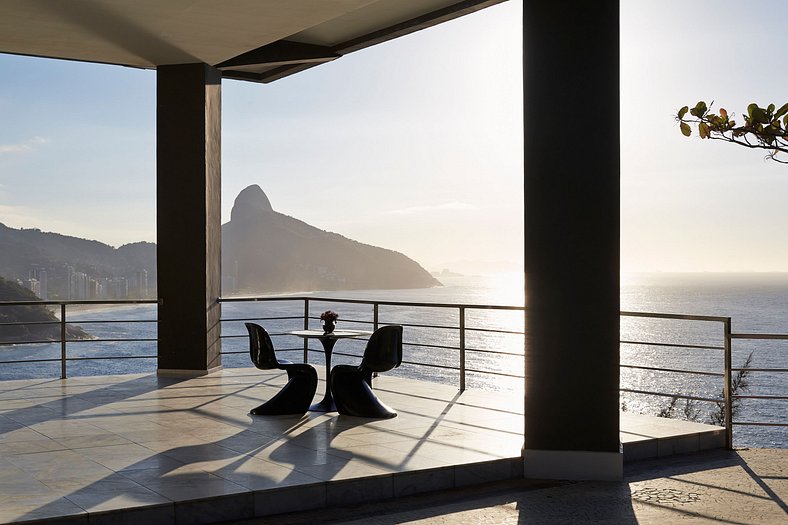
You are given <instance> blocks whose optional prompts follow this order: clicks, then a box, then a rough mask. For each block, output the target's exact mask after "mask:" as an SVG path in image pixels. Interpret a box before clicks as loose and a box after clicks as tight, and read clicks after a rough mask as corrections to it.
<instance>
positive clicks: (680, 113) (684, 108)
mask: <svg viewBox="0 0 788 525" xmlns="http://www.w3.org/2000/svg"><path fill="white" fill-rule="evenodd" d="M786 106H788V104H786ZM687 111H689V107H687V106H684V107H683V108H681V109H680V110H679V120H681V119H683V118H684V115H686V114H687Z"/></svg>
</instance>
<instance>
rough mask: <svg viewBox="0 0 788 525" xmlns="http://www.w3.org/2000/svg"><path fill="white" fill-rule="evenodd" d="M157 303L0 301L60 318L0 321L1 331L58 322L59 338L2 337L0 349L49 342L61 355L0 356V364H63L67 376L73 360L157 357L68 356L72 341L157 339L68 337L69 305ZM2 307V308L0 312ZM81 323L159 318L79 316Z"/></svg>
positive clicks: (152, 339) (0, 304) (1, 304)
mask: <svg viewBox="0 0 788 525" xmlns="http://www.w3.org/2000/svg"><path fill="white" fill-rule="evenodd" d="M145 304H148V305H155V304H158V301H156V300H113V301H109V300H106V301H92V300H75V301H0V309H3V308H6V307H33V308H35V307H43V308H46V309H48V310H50V311H51V313H53V314H54V315H55V316H56V317H57V320H53V321H13V322H2V323H0V333H2V329H3V328H4V327H19V326H22V327H27V326H52V325H58V326H59V331H58V338H50V339H32V340H31V339H28V340H25V339H22V340H17V339H12V340H7V341H2V340H0V348H2V347H4V346H11V345H46V344H59V346H60V355H59V357H57V358H33V359H11V360H3V359H0V366H2V365H8V364H28V363H52V362H59V363H60V378H61V379H65V378H66V377H67V376H68V370H67V364H68V363H69V362H72V361H95V360H110V359H124V360H126V359H151V358H152V359H156V358H157V356H156V355H124V356H111V355H110V356H106V355H100V356H99V355H96V356H81V357H76V356H69V354H68V344H69V343H80V344H81V343H85V344H98V343H139V342H146V341H147V342H156V341H157V339H156V338H155V337H149V338H140V337H130V338H107V337H103V338H102V337H91V338H89V339H73V338H71V339H69V337H68V326H69V325H70V324H72V323H74V322H73V321H70V320H69V316H68V313H69V308H70V307H80V306H81V307H91V308H95V307H101V306H110V307H113V306H134V305H145ZM1 311H2V310H0V312H1ZM77 322H78V323H79V325H80V326H82V325H91V324H93V325H97V324H111V323H131V324H135V323H153V324H155V323H158V320H157V319H123V320H113V319H101V320H96V319H93V320H91V319H80V320H79V321H77Z"/></svg>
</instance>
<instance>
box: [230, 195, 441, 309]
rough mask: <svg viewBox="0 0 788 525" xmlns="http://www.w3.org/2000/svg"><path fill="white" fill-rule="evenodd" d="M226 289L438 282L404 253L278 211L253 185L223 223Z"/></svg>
mask: <svg viewBox="0 0 788 525" xmlns="http://www.w3.org/2000/svg"><path fill="white" fill-rule="evenodd" d="M222 273H223V274H224V275H225V280H224V282H225V287H224V288H225V289H224V292H223V294H224V295H228V292H229V290H228V288H233V289H234V291H236V292H239V293H244V294H260V293H278V292H295V291H316V290H352V289H393V288H427V287H431V286H440V282H439V281H438V280H437V279H435V278H434V277H432V276H431V275H430V274H429V273H428V272H427V271H426V270H425V269H424V268H422V267H421V266H420V265H419V264H418V263H417V262H415V261H413V260H412V259H409V258H408V257H406V256H405V255H403V254H401V253H399V252H395V251H393V250H387V249H384V248H378V247H376V246H371V245H368V244H362V243H360V242H356V241H354V240H351V239H348V238H347V237H343V236H342V235H339V234H337V233H331V232H327V231H324V230H321V229H319V228H315V227H314V226H310V225H309V224H306V223H305V222H303V221H300V220H298V219H294V218H293V217H289V216H287V215H284V214H282V213H279V212H276V211H274V209H273V208H272V206H271V202H270V201H269V200H268V197H267V196H266V195H265V193H264V192H263V190H262V189H261V188H260V187H259V186H257V185H253V186H249V187H248V188H246V189H244V190H243V191H241V193H240V194H239V195H238V197H237V198H236V199H235V205H234V206H233V210H232V214H231V219H230V222H228V223H226V224H224V225H223V226H222Z"/></svg>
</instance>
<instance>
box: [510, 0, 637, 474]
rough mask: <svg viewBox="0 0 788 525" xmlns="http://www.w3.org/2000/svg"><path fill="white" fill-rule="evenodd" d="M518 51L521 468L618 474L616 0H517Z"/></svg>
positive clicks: (533, 471) (542, 471) (531, 471)
mask: <svg viewBox="0 0 788 525" xmlns="http://www.w3.org/2000/svg"><path fill="white" fill-rule="evenodd" d="M524 53H525V66H524V68H525V226H526V229H525V271H526V306H527V308H528V313H527V326H526V332H527V336H526V359H525V367H526V368H525V373H526V380H525V449H524V471H525V475H526V477H534V478H554V479H557V478H563V479H620V478H621V476H622V455H621V453H620V443H619V394H618V387H619V342H618V341H619V193H620V191H619V171H620V166H619V135H620V131H619V0H597V1H595V2H575V1H571V0H528V1H527V2H525V3H524Z"/></svg>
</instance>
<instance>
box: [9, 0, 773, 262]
mask: <svg viewBox="0 0 788 525" xmlns="http://www.w3.org/2000/svg"><path fill="white" fill-rule="evenodd" d="M521 13H522V2H521V1H517V0H512V1H510V2H506V3H504V4H502V5H498V6H494V7H492V8H489V9H486V10H483V11H481V12H479V13H475V14H473V15H470V16H467V17H463V18H461V19H458V20H455V21H453V22H450V23H447V24H443V25H441V26H439V27H435V28H432V29H429V30H426V31H421V32H419V33H416V34H413V35H410V36H408V37H405V38H401V39H398V40H396V41H394V42H389V43H386V44H383V45H380V46H375V47H373V48H370V49H367V50H364V51H360V52H357V53H354V54H352V55H348V56H346V57H343V58H341V59H340V60H337V61H335V62H333V63H329V64H327V65H324V66H319V67H316V68H313V69H311V70H309V71H306V72H303V73H301V74H298V75H295V76H293V77H289V78H286V79H283V80H280V81H277V82H274V83H273V84H269V85H261V84H252V83H244V82H237V81H232V80H226V81H224V83H223V88H222V89H223V102H222V103H223V123H222V126H223V137H222V140H223V158H222V170H223V175H222V176H223V185H222V191H223V218H224V220H228V219H229V214H230V210H231V207H232V202H233V200H234V198H235V196H236V195H237V194H238V192H239V191H240V190H241V189H243V188H244V187H246V186H248V185H250V184H259V185H260V186H261V187H262V188H263V190H264V191H265V192H266V193H267V194H268V197H269V198H270V200H271V203H272V204H273V207H274V209H275V210H277V211H280V212H282V213H286V214H288V215H291V216H294V217H297V218H299V219H302V220H305V221H307V222H309V223H310V224H313V225H315V226H318V227H320V228H323V229H326V230H331V231H335V232H338V233H341V234H343V235H346V236H348V237H351V238H354V239H356V240H359V241H362V242H367V243H371V244H376V245H379V246H384V247H387V248H392V249H396V250H399V251H402V252H404V253H405V254H407V255H409V256H410V257H413V258H414V259H416V260H417V261H419V262H421V263H422V264H423V265H424V266H425V267H427V268H428V269H430V270H435V269H441V268H444V267H449V268H452V269H454V270H456V271H461V272H479V271H483V270H488V271H489V270H498V269H515V268H521V267H522V262H521V261H522V254H523V219H522V217H523V194H522V187H523V186H522V49H521V48H522V37H521V31H522V22H521V18H522V15H521ZM786 20H788V2H784V1H781V0H771V1H765V0H764V1H757V0H753V1H748V2H736V1H733V0H730V1H723V0H705V1H700V0H694V1H692V2H686V1H682V2H678V1H665V0H651V1H645V0H638V1H628V2H622V21H621V25H622V29H621V33H622V57H621V58H622V61H621V64H622V70H621V74H622V82H621V90H622V113H621V114H622V163H621V166H622V174H621V184H622V204H621V210H622V266H623V268H624V269H625V270H640V271H651V270H663V271H670V270H689V271H704V270H710V271H713V270H717V271H719V270H739V271H747V270H782V271H788V243H786V242H785V241H784V238H785V235H784V233H783V232H786V231H788V207H786V205H785V201H786V199H785V197H788V166H781V165H777V164H774V163H768V162H764V161H763V160H762V157H763V154H762V153H760V152H758V151H749V150H745V149H744V148H738V147H734V146H732V145H727V144H721V143H706V142H704V143H701V142H700V140H699V139H697V138H696V137H693V138H692V139H685V138H684V137H683V136H682V135H681V134H680V133H679V132H678V130H677V127H676V125H675V123H674V121H673V114H674V113H675V111H676V109H677V108H679V107H680V106H682V105H684V104H690V103H694V102H696V101H697V100H698V99H706V100H707V102H710V101H711V100H715V101H716V102H715V107H719V106H720V105H722V106H723V107H726V108H727V109H728V111H729V112H735V113H737V114H740V113H741V112H742V110H744V109H745V108H746V105H747V104H748V103H749V102H752V101H757V102H759V103H761V104H762V105H763V104H768V103H769V102H774V103H777V104H778V105H779V104H782V103H783V102H786V101H788V96H787V95H788V91H786V86H788V70H786V68H785V67H784V63H783V61H782V59H781V55H784V50H785V49H788V36H786V31H784V26H785V22H786ZM0 75H1V77H0V79H1V80H2V82H0V122H2V126H0V222H3V223H5V224H7V225H9V226H13V227H37V228H41V229H43V230H48V231H57V232H61V233H66V234H69V235H76V236H80V237H88V238H94V239H98V240H101V241H103V242H106V243H109V244H112V245H115V246H117V245H120V244H123V243H126V242H133V241H138V240H150V241H155V236H156V231H155V168H156V165H155V117H156V115H155V73H154V72H153V71H143V70H137V69H129V68H122V67H117V66H104V65H94V64H79V63H75V62H67V61H56V60H46V59H34V58H25V57H14V56H9V55H0ZM578 112H579V114H580V113H581V112H582V108H578ZM588 125H589V128H588V129H585V128H581V129H580V130H579V132H578V133H577V135H576V136H574V137H571V140H582V134H583V133H585V132H588V131H592V126H593V123H589V124H588ZM707 142H708V141H707ZM567 154H571V148H568V149H567Z"/></svg>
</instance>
